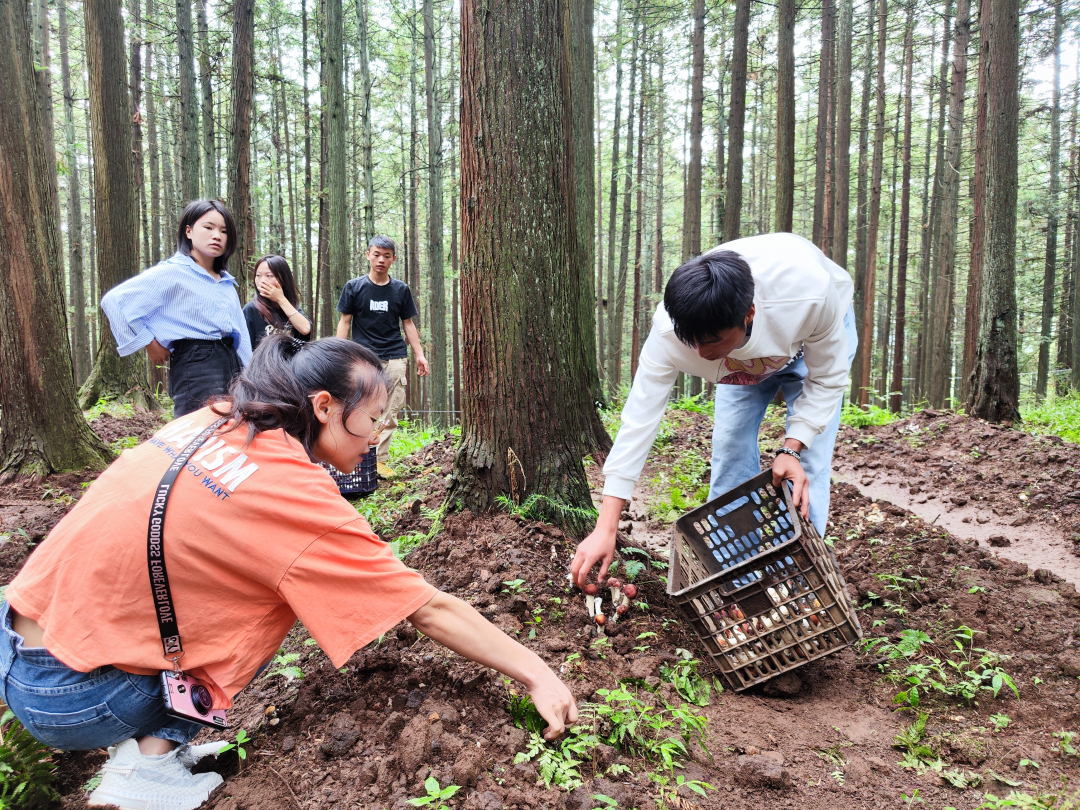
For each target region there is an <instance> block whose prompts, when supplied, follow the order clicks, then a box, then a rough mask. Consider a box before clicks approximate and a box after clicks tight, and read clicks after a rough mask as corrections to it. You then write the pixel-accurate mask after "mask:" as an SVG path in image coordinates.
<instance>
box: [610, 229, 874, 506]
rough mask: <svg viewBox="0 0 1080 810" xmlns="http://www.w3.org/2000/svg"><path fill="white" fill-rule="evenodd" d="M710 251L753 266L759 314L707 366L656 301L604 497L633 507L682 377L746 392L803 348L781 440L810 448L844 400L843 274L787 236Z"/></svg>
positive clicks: (846, 291)
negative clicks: (746, 334)
mask: <svg viewBox="0 0 1080 810" xmlns="http://www.w3.org/2000/svg"><path fill="white" fill-rule="evenodd" d="M715 250H731V251H734V252H735V253H738V254H739V255H740V256H741V257H742V258H743V259H744V260H745V261H746V263H747V264H749V265H750V271H751V272H752V273H753V276H754V306H755V307H756V310H755V315H754V325H753V330H752V332H751V335H750V338H749V340H747V342H746V344H745V345H744V346H742V347H741V348H738V349H736V350H735V351H733V352H732V353H731V354H730V355H728V356H727V357H726V358H724V359H723V360H705V359H703V358H702V357H701V356H700V355H699V354H698V353H697V350H696V349H692V348H691V347H689V346H687V345H685V344H684V343H682V342H680V341H679V339H678V338H676V337H675V332H674V330H673V328H672V325H671V319H670V318H669V317H668V314H667V310H665V309H664V305H663V303H661V304H660V305H659V306H658V307H657V308H656V313H655V314H654V315H653V324H652V330H651V331H650V332H649V337H648V340H646V341H645V346H644V347H643V348H642V350H641V357H640V359H639V361H638V371H637V376H636V377H635V378H634V384H633V386H632V387H631V388H630V396H629V397H628V398H627V400H626V405H625V407H624V408H623V411H622V427H620V428H619V435H618V436H617V437H616V438H615V444H614V446H613V447H612V448H611V453H610V454H609V455H608V458H607V462H606V463H605V464H604V476H605V480H604V494H605V495H614V496H615V497H617V498H622V499H624V500H627V501H628V500H630V496H631V495H632V494H633V491H634V484H635V483H636V482H637V479H638V478H639V477H640V475H641V470H642V468H643V467H644V466H645V460H646V458H647V457H648V455H649V449H650V448H651V447H652V443H653V440H654V439H656V432H657V430H659V428H660V420H661V419H662V418H663V415H664V409H665V408H666V407H667V402H668V393H669V392H670V391H671V386H672V385H674V384H675V379H676V377H677V376H678V374H679V372H680V371H681V372H684V373H686V374H692V375H694V376H696V377H701V378H703V379H704V380H706V381H707V382H715V383H717V384H719V385H727V384H730V385H753V384H756V383H759V382H761V381H763V380H765V379H768V378H769V377H771V376H772V375H773V374H775V373H776V372H777V371H779V370H780V369H781V368H783V367H784V366H786V365H787V364H788V363H789V362H790V361H791V360H792V358H794V357H795V356H796V355H797V354H798V353H799V351H800V349H801V350H802V353H803V359H804V361H805V362H806V380H805V381H804V383H803V390H802V394H801V395H800V396H799V398H798V399H797V400H796V401H795V402H794V403H793V405H792V415H791V418H790V419H789V420H788V428H787V436H788V438H792V439H798V440H799V441H800V442H802V443H803V444H804V445H806V446H807V447H809V446H810V445H811V444H813V441H814V438H815V437H816V436H817V435H818V434H819V433H821V431H822V430H824V429H825V427H826V425H828V423H829V421H830V420H831V419H832V416H833V414H834V413H835V412H836V407H837V405H839V404H840V401H841V400H842V399H843V396H844V391H845V390H846V389H847V384H848V372H849V370H850V364H849V362H848V345H847V343H848V341H847V332H846V330H845V328H844V315H845V314H846V313H847V311H848V307H849V306H850V305H851V299H852V295H853V294H854V289H855V288H854V285H853V284H852V282H851V278H850V277H849V276H848V273H847V271H846V270H844V268H842V267H840V266H839V265H838V264H836V263H835V262H832V261H830V260H829V259H828V258H827V257H826V256H825V254H824V253H822V252H821V251H820V250H818V249H817V248H816V247H815V246H814V245H813V244H812V243H811V242H809V241H808V240H806V239H804V238H802V237H801V236H796V235H794V234H790V233H773V234H764V235H762V236H751V237H748V238H746V239H737V240H735V241H734V242H728V243H726V244H724V245H720V246H719V247H717V248H714V251H715ZM710 252H713V251H710Z"/></svg>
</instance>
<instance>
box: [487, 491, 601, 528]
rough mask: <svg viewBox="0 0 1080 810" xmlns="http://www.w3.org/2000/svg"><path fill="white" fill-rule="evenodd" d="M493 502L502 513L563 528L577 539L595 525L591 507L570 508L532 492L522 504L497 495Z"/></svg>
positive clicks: (594, 511)
mask: <svg viewBox="0 0 1080 810" xmlns="http://www.w3.org/2000/svg"><path fill="white" fill-rule="evenodd" d="M495 502H496V503H497V504H498V505H499V508H500V509H502V510H503V511H504V512H506V513H508V514H510V515H513V516H515V517H521V518H524V519H525V520H533V521H539V522H541V523H550V524H552V525H554V526H563V527H565V528H566V529H567V530H569V531H570V533H571V534H574V535H576V536H578V537H584V536H585V535H586V534H588V533H589V531H590V530H591V529H592V528H593V527H594V526H595V525H596V517H597V512H596V509H594V508H592V507H580V506H572V505H571V504H568V503H564V502H563V501H561V500H559V499H557V498H551V497H548V496H547V495H541V494H539V493H536V492H534V493H533V494H532V495H530V496H529V497H528V498H526V499H525V502H524V503H522V504H516V503H514V502H513V501H512V500H510V499H509V498H507V497H506V496H505V495H498V496H496V498H495Z"/></svg>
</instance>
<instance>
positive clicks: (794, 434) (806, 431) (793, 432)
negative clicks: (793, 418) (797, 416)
mask: <svg viewBox="0 0 1080 810" xmlns="http://www.w3.org/2000/svg"><path fill="white" fill-rule="evenodd" d="M817 435H818V432H817V431H816V430H814V429H813V428H812V427H810V425H808V424H806V422H793V423H791V424H789V425H788V428H787V433H786V435H785V437H784V438H787V439H797V440H799V441H800V442H802V443H803V449H804V450H809V449H810V445H812V444H813V443H814V439H816V438H817Z"/></svg>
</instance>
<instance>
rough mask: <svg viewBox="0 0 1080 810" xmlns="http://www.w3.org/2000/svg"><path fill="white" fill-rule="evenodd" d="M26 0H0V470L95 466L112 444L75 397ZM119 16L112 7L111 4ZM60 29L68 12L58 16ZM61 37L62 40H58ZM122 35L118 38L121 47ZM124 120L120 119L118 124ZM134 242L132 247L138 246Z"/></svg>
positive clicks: (52, 166)
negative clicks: (0, 413)
mask: <svg viewBox="0 0 1080 810" xmlns="http://www.w3.org/2000/svg"><path fill="white" fill-rule="evenodd" d="M27 8H28V4H27V3H25V2H22V0H0V34H2V35H3V38H4V41H5V42H6V43H7V44H6V46H5V47H4V48H2V49H0V268H3V269H2V271H0V361H2V366H3V368H4V373H3V374H2V375H0V409H2V410H3V414H4V418H3V422H0V475H3V476H4V477H9V476H13V475H37V476H40V475H45V474H47V473H51V472H59V471H61V470H76V469H82V468H83V467H87V466H90V467H94V468H97V469H101V468H102V467H104V466H105V465H106V464H107V463H108V462H109V459H110V453H109V451H108V450H107V449H106V448H105V446H104V445H103V444H102V443H101V440H100V439H98V437H97V436H95V435H94V434H93V432H92V431H91V430H90V426H89V425H88V424H87V422H86V420H85V419H84V418H83V415H82V413H80V411H79V408H78V406H77V405H76V402H75V381H74V378H73V377H72V373H71V354H70V352H71V344H70V343H69V342H68V335H67V318H66V317H65V313H64V290H63V278H64V270H63V268H64V259H63V250H62V248H61V247H60V228H59V222H57V219H56V211H57V209H58V208H59V200H58V199H57V192H56V158H55V156H54V155H53V154H51V153H50V152H49V151H48V147H49V144H50V143H51V137H47V136H51V133H46V131H45V125H46V123H47V122H46V120H45V117H44V115H43V113H42V106H43V105H42V103H41V101H42V99H41V97H40V91H39V85H38V80H37V76H35V70H34V58H33V52H32V48H31V44H30V21H29V18H28V17H27ZM117 17H118V18H119V13H117ZM64 27H65V29H66V22H65V24H64ZM61 47H63V45H61ZM122 47H123V46H122V44H121V48H122ZM125 128H126V127H125ZM136 249H137V247H136Z"/></svg>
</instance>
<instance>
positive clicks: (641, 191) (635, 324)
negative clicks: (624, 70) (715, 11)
mask: <svg viewBox="0 0 1080 810" xmlns="http://www.w3.org/2000/svg"><path fill="white" fill-rule="evenodd" d="M702 14H703V15H704V10H702ZM702 23H703V24H704V19H703V20H702ZM695 58H696V57H695ZM702 59H703V60H704V57H702ZM647 62H648V49H647V48H643V49H642V52H641V92H640V93H639V94H638V142H637V170H636V173H635V178H634V187H635V188H636V189H637V204H636V208H637V217H636V218H635V220H634V221H635V227H634V292H633V299H632V303H633V305H632V306H631V308H630V313H631V314H630V322H631V325H630V379H631V380H632V379H633V378H634V377H635V376H637V366H638V352H639V351H640V348H641V249H642V244H641V242H642V227H643V225H644V220H645V182H644V174H645V101H646V96H647V95H648V90H647V89H646V88H648V86H649V81H648V80H649V73H648V67H647ZM691 128H693V124H691ZM700 134H701V133H700V132H699V133H698V139H699V141H700ZM697 161H698V189H697V193H698V202H697V239H698V246H697V252H696V253H694V255H697V253H700V252H701V165H700V164H701V144H700V143H699V144H698V155H697ZM690 162H691V163H693V158H692V157H691V159H690ZM590 174H591V172H590ZM579 176H580V175H579ZM686 209H687V206H686V203H685V202H684V204H683V216H684V217H685V216H686V214H687V213H688V212H687V210H686ZM691 250H693V248H691Z"/></svg>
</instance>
